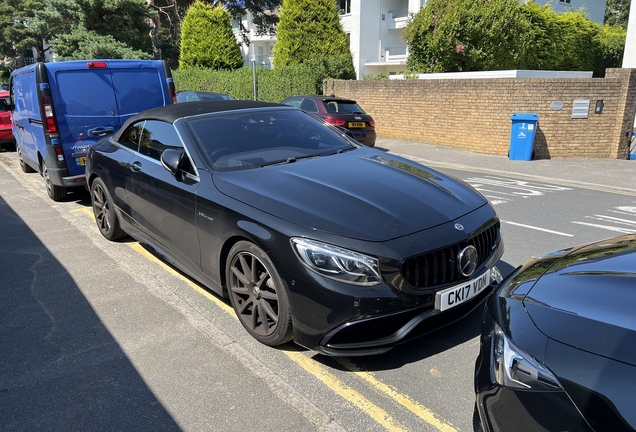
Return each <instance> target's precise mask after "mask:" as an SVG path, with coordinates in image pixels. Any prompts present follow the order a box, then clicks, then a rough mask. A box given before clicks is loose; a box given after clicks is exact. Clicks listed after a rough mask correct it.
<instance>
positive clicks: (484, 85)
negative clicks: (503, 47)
mask: <svg viewBox="0 0 636 432" xmlns="http://www.w3.org/2000/svg"><path fill="white" fill-rule="evenodd" d="M324 93H325V94H331V93H335V94H336V95H337V96H341V97H347V98H351V99H355V100H356V101H358V103H359V104H360V106H362V107H363V109H364V110H365V111H366V112H368V113H369V114H371V115H372V116H373V118H374V119H375V121H376V130H377V133H378V136H380V137H386V138H394V139H402V140H407V141H415V142H424V143H431V144H439V145H445V146H450V147H457V148H461V149H466V150H471V151H475V152H480V153H487V154H494V155H504V156H505V155H507V154H508V149H509V147H510V128H511V121H510V116H511V115H512V114H514V113H516V112H525V113H535V114H538V115H539V124H538V128H537V132H536V135H535V143H534V144H535V145H534V149H535V157H536V158H570V157H579V158H606V159H607V158H611V159H625V158H626V157H627V154H628V152H629V139H630V137H631V131H632V127H633V123H634V114H635V111H636V69H608V70H607V72H606V76H605V78H576V79H575V78H551V79H543V78H541V79H516V78H500V79H462V80H460V79H457V80H455V79H448V80H391V81H389V80H378V81H374V80H367V81H338V80H335V81H327V82H326V83H325V86H324ZM574 99H590V110H589V113H588V118H587V119H573V118H571V115H572V105H573V101H574ZM597 100H603V104H604V106H603V112H602V114H595V113H594V106H595V102H596V101H597ZM553 101H561V102H562V103H563V108H562V109H561V110H560V111H555V110H552V109H551V108H550V104H551V103H552V102H553Z"/></svg>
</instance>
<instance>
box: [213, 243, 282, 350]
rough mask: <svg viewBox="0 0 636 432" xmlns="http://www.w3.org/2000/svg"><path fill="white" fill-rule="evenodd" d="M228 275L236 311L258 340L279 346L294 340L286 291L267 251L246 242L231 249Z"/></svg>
mask: <svg viewBox="0 0 636 432" xmlns="http://www.w3.org/2000/svg"><path fill="white" fill-rule="evenodd" d="M225 275H226V281H227V291H228V295H229V296H230V302H231V303H232V307H233V308H234V312H236V315H237V316H238V318H239V320H240V321H241V324H242V325H243V327H245V329H246V330H247V331H248V332H249V333H250V334H251V335H252V336H253V337H254V338H255V339H256V340H258V341H259V342H261V343H264V344H265V345H269V346H276V345H280V344H283V343H285V342H288V341H290V340H291V339H292V336H293V331H292V316H291V310H290V306H289V299H288V297H287V292H286V291H285V288H284V286H283V282H282V280H281V278H280V276H279V275H278V272H277V271H276V269H275V267H274V264H273V263H272V261H271V260H270V259H269V257H268V256H267V255H266V254H265V252H263V251H262V250H261V249H260V248H259V247H257V246H256V245H254V244H253V243H250V242H247V241H240V242H238V243H236V244H235V245H234V246H233V247H232V249H231V250H230V253H229V256H228V261H227V266H226V273H225Z"/></svg>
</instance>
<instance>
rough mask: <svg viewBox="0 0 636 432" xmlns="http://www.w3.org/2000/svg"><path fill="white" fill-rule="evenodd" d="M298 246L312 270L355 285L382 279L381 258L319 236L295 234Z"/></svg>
mask: <svg viewBox="0 0 636 432" xmlns="http://www.w3.org/2000/svg"><path fill="white" fill-rule="evenodd" d="M291 242H292V245H293V246H294V250H295V251H296V253H297V254H298V256H299V257H300V260H301V261H302V262H303V264H305V265H306V266H307V267H309V268H310V269H311V270H313V271H315V272H316V273H319V274H321V275H323V276H326V277H328V278H332V279H336V280H339V281H342V282H347V283H350V284H353V285H364V286H371V285H378V284H380V283H382V276H381V275H380V270H379V267H380V266H379V263H378V260H377V259H375V258H372V257H370V256H367V255H363V254H360V253H357V252H353V251H350V250H347V249H342V248H339V247H336V246H332V245H329V244H326V243H322V242H319V241H316V240H308V239H303V238H292V239H291Z"/></svg>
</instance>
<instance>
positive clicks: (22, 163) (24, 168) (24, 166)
mask: <svg viewBox="0 0 636 432" xmlns="http://www.w3.org/2000/svg"><path fill="white" fill-rule="evenodd" d="M17 150H18V161H20V169H21V170H22V171H23V172H25V173H34V172H35V170H34V169H33V168H31V165H29V164H28V163H26V161H25V160H24V158H23V157H22V152H21V151H20V147H17Z"/></svg>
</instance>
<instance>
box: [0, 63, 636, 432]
mask: <svg viewBox="0 0 636 432" xmlns="http://www.w3.org/2000/svg"><path fill="white" fill-rule="evenodd" d="M10 95H11V97H12V102H13V103H11V101H10V102H8V103H7V102H4V103H3V102H2V101H3V100H5V99H4V96H3V95H2V94H1V93H0V118H2V116H3V115H5V116H6V114H3V113H6V112H7V111H6V110H4V111H3V105H4V107H7V108H11V107H12V108H14V111H13V120H12V124H13V133H14V135H15V138H16V141H17V151H18V156H19V159H20V164H21V167H22V169H23V170H24V171H27V172H28V171H38V172H40V173H41V174H42V176H43V177H44V179H45V183H46V185H47V191H48V193H49V196H50V197H51V198H53V199H55V200H60V199H63V198H64V196H65V195H66V188H68V187H71V186H78V185H84V184H85V185H86V187H87V188H88V189H89V191H90V197H91V204H92V207H93V212H94V215H95V220H96V223H97V226H98V228H99V231H100V233H101V234H102V235H103V236H104V237H105V238H106V239H108V240H112V241H116V240H118V239H120V238H122V237H124V236H127V235H128V236H131V237H132V238H134V239H135V240H137V241H138V242H139V243H141V244H143V245H144V246H145V247H147V248H149V249H151V250H153V251H154V252H155V253H156V254H157V255H158V256H160V257H162V258H163V259H164V260H166V261H168V262H169V263H171V264H172V265H174V266H176V267H177V268H179V269H180V270H181V271H183V272H184V273H186V274H188V275H189V276H191V277H192V278H194V279H196V280H197V281H199V282H200V283H202V284H203V285H205V286H206V287H208V288H209V289H210V290H211V291H213V292H215V293H216V294H218V295H219V296H223V297H225V298H228V299H229V301H230V303H231V305H232V307H233V309H234V311H235V313H236V315H237V317H238V318H239V321H240V322H241V324H242V325H243V327H244V328H245V329H246V331H247V332H248V333H249V334H250V335H252V336H253V337H254V338H255V339H257V340H258V341H260V342H262V343H264V344H266V345H270V346H278V345H280V344H283V343H285V342H288V341H292V340H293V341H295V342H296V343H297V344H299V345H302V346H304V347H307V348H310V349H313V350H316V351H319V352H322V353H324V354H327V355H338V356H339V355H347V356H356V355H371V354H380V353H385V352H387V351H389V350H390V349H391V348H392V347H394V346H395V345H397V344H400V343H404V342H406V341H409V340H411V339H413V338H415V337H418V336H421V335H423V334H426V333H427V332H430V331H433V330H435V329H438V328H440V327H441V326H444V325H446V324H448V323H450V322H453V321H455V320H458V319H461V318H462V317H464V316H465V315H467V314H469V313H470V312H471V311H473V310H475V308H480V307H483V305H484V303H485V304H486V305H485V309H484V315H483V324H482V334H481V339H480V353H479V357H478V359H477V361H476V365H475V391H476V403H475V417H474V425H475V429H476V430H487V431H500V430H504V431H505V430H514V431H522V430H593V431H604V430H608V431H609V430H611V431H615V430H616V431H619V430H634V429H635V428H636V411H635V410H633V409H632V407H633V400H634V394H635V392H634V389H635V388H636V318H635V315H634V313H633V311H634V310H636V271H635V270H634V262H636V261H635V259H636V236H635V235H631V236H623V237H619V238H616V239H610V240H607V241H603V242H597V243H594V244H590V245H583V246H580V247H575V248H570V249H567V250H563V251H558V252H555V253H551V254H548V255H546V256H544V257H542V258H538V259H533V260H531V261H529V262H528V263H526V264H524V265H523V266H520V267H519V268H518V269H516V270H515V271H513V272H512V273H511V274H510V275H508V276H507V277H506V278H505V279H503V280H502V276H501V274H500V273H499V270H498V269H497V262H498V260H499V259H500V258H501V256H502V254H503V240H502V237H501V230H500V221H499V218H498V216H497V214H496V212H495V210H494V208H493V206H492V205H491V204H490V203H489V202H488V201H487V200H486V199H485V198H484V197H483V196H482V195H481V194H480V193H478V192H477V191H475V190H474V189H472V188H471V187H470V186H468V185H466V184H465V183H463V182H461V181H458V180H455V179H453V178H452V177H449V176H446V175H444V174H442V173H440V172H438V171H435V170H432V169H430V168H428V167H426V166H423V165H421V164H417V163H415V162H413V161H411V160H408V159H405V158H401V157H398V156H395V155H392V154H389V153H385V152H382V151H379V150H376V149H373V148H371V147H372V146H374V145H375V140H376V134H375V122H374V121H373V119H372V118H371V116H369V115H368V114H365V113H364V112H363V111H362V109H361V108H360V107H359V106H358V105H357V104H356V102H355V101H352V100H349V99H345V98H339V97H335V96H333V95H331V96H319V97H317V96H294V97H292V98H288V99H286V100H284V101H283V103H281V104H271V103H264V102H254V101H239V100H232V99H231V98H230V97H229V96H228V97H225V96H227V95H219V94H209V93H204V92H181V93H179V94H176V93H175V91H174V84H173V82H172V78H171V74H170V70H169V69H168V68H167V66H166V64H165V63H163V62H160V61H137V60H135V61H132V60H128V61H124V60H122V61H113V60H104V61H102V60H90V61H80V62H60V63H51V64H46V65H44V64H41V63H40V64H36V65H32V66H29V67H26V68H23V69H20V70H18V71H15V72H14V73H13V74H12V76H11V94H10ZM210 99H211V100H210ZM177 101H179V102H181V101H185V102H188V103H177V104H175V102H177ZM2 124H4V123H2ZM0 131H1V129H0ZM354 138H355V139H354ZM362 143H365V145H363V144H362Z"/></svg>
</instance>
